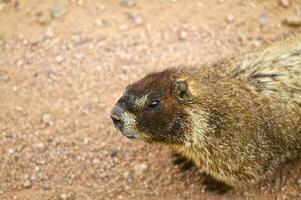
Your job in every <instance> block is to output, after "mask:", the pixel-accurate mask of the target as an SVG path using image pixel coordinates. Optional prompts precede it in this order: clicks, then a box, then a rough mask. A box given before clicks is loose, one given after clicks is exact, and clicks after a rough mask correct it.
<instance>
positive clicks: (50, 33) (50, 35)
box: [45, 26, 54, 38]
mask: <svg viewBox="0 0 301 200" xmlns="http://www.w3.org/2000/svg"><path fill="white" fill-rule="evenodd" d="M45 36H46V37H47V38H53V37H54V32H53V28H52V27H51V26H49V27H47V29H46V32H45Z"/></svg>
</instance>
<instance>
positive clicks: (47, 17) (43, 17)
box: [36, 11, 51, 25]
mask: <svg viewBox="0 0 301 200" xmlns="http://www.w3.org/2000/svg"><path fill="white" fill-rule="evenodd" d="M36 18H37V22H38V23H39V24H41V25H46V24H49V23H50V22H51V13H50V12H47V11H41V12H37V14H36Z"/></svg>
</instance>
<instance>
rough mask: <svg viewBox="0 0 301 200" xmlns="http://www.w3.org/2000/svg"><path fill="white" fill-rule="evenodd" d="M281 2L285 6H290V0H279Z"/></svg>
mask: <svg viewBox="0 0 301 200" xmlns="http://www.w3.org/2000/svg"><path fill="white" fill-rule="evenodd" d="M279 3H280V5H281V6H282V7H284V8H288V7H289V6H290V1H289V0H279Z"/></svg>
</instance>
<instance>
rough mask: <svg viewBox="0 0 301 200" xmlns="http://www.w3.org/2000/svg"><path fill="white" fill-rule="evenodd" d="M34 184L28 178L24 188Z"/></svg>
mask: <svg viewBox="0 0 301 200" xmlns="http://www.w3.org/2000/svg"><path fill="white" fill-rule="evenodd" d="M31 186H32V183H31V181H30V180H29V179H26V180H25V181H24V182H23V187H24V188H30V187H31Z"/></svg>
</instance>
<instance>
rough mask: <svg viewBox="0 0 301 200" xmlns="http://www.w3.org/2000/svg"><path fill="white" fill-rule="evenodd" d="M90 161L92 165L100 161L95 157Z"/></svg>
mask: <svg viewBox="0 0 301 200" xmlns="http://www.w3.org/2000/svg"><path fill="white" fill-rule="evenodd" d="M92 163H93V164H94V165H96V164H98V163H100V160H99V159H97V158H94V159H93V160H92Z"/></svg>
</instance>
